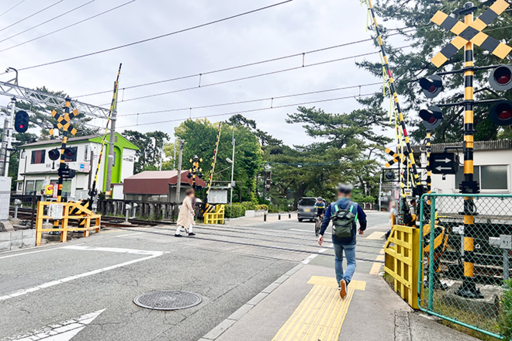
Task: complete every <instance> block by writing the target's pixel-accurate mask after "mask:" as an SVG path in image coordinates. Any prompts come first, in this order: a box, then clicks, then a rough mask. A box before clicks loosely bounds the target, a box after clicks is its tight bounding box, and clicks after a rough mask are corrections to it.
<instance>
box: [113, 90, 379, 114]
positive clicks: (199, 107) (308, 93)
mask: <svg viewBox="0 0 512 341" xmlns="http://www.w3.org/2000/svg"><path fill="white" fill-rule="evenodd" d="M373 85H382V82H376V83H367V84H358V85H350V86H345V87H341V88H333V89H326V90H318V91H309V92H302V93H299V94H293V95H283V96H275V97H265V98H258V99H251V100H246V101H238V102H229V103H220V104H209V105H201V106H197V107H189V108H176V109H166V110H158V111H146V112H139V113H136V114H126V115H120V114H118V115H117V116H118V117H127V116H136V115H151V114H160V113H164V112H173V111H186V110H195V109H205V108H214V107H222V106H228V105H237V104H246V103H255V102H262V101H273V100H277V99H283V98H290V97H298V96H306V95H313V94H320V93H325V92H332V91H339V90H348V89H357V88H363V87H367V86H373Z"/></svg>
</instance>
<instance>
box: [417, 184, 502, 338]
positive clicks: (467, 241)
mask: <svg viewBox="0 0 512 341" xmlns="http://www.w3.org/2000/svg"><path fill="white" fill-rule="evenodd" d="M429 203H430V205H429ZM420 222H421V225H420V234H421V236H422V240H421V244H422V251H420V252H419V254H418V258H419V260H418V264H419V266H420V267H421V266H422V265H423V269H422V271H421V272H420V273H419V276H418V304H419V308H420V309H421V310H423V311H425V312H427V313H429V314H432V315H435V316H438V317H441V318H443V319H445V320H448V321H450V322H453V323H456V324H459V325H462V326H464V327H467V328H470V329H473V330H476V331H479V332H482V333H484V334H487V335H490V336H493V337H496V338H499V339H501V338H503V337H505V338H506V339H510V338H511V337H512V319H511V317H512V282H511V281H510V280H509V281H506V280H504V279H506V278H507V277H508V275H509V271H510V265H511V260H512V251H511V249H512V237H511V235H512V195H483V194H471V196H469V195H468V194H436V193H431V194H425V195H423V197H422V200H421V210H420ZM431 246H433V247H431Z"/></svg>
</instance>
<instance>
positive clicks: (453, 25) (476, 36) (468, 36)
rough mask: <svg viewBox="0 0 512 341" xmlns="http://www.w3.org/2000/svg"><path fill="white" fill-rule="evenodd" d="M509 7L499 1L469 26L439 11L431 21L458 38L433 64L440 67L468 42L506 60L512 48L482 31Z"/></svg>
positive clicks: (447, 46)
mask: <svg viewBox="0 0 512 341" xmlns="http://www.w3.org/2000/svg"><path fill="white" fill-rule="evenodd" d="M509 6H510V5H509V4H508V3H507V2H506V1H505V0H497V1H496V2H495V3H494V4H492V6H491V7H489V8H488V9H487V10H486V11H485V12H484V13H483V14H482V15H481V16H480V17H479V18H478V19H476V20H475V21H473V22H472V23H470V24H469V25H468V24H465V23H463V22H461V21H459V20H457V19H456V18H454V17H451V16H449V15H447V14H446V13H444V12H441V11H437V13H436V14H435V15H434V16H433V17H432V19H430V21H432V22H433V23H435V24H437V25H439V26H441V27H442V28H445V29H447V30H449V31H450V32H452V33H454V34H456V35H457V36H456V37H455V38H453V40H452V41H451V43H449V44H448V45H446V46H445V47H444V48H443V49H442V50H441V51H440V52H438V53H437V54H436V55H435V56H434V57H433V58H432V59H431V60H430V61H431V62H432V64H434V65H435V66H437V67H440V66H441V65H443V64H444V63H445V62H446V61H447V60H448V59H450V58H451V57H453V56H454V55H455V54H456V53H457V51H459V50H460V49H461V48H462V47H464V45H466V44H467V43H468V42H471V43H473V44H475V45H478V46H480V47H481V48H483V49H486V50H487V51H489V52H491V53H492V54H494V55H495V56H497V57H499V58H502V59H503V58H505V57H506V56H507V54H509V52H510V51H511V50H512V47H510V46H508V45H505V44H503V43H501V42H500V41H498V40H496V39H494V38H492V37H490V36H488V35H487V34H485V33H483V32H482V30H483V29H484V28H486V27H487V26H488V25H489V24H490V23H491V22H493V21H494V19H496V18H497V17H498V16H499V15H500V14H501V13H503V12H504V11H505V10H506V9H507V8H508V7H509Z"/></svg>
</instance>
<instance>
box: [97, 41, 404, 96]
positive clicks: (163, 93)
mask: <svg viewBox="0 0 512 341" xmlns="http://www.w3.org/2000/svg"><path fill="white" fill-rule="evenodd" d="M407 47H410V45H407V46H400V47H397V48H396V49H404V48H407ZM374 54H379V52H377V51H376V52H367V53H362V54H358V55H353V56H348V57H343V58H336V59H330V60H326V61H322V62H318V63H313V64H308V65H302V66H296V67H292V68H287V69H281V70H276V71H271V72H265V73H259V74H256V75H252V76H246V77H241V78H235V79H230V80H226V81H221V82H216V83H209V84H204V85H199V86H193V87H188V88H182V89H177V90H171V91H165V92H160V93H156V94H149V95H144V96H140V97H133V98H128V99H123V100H121V101H120V102H132V101H138V100H141V99H147V98H153V97H158V96H164V95H170V94H174V93H178V92H184V91H189V90H195V89H200V88H206V87H211V86H216V85H221V84H227V83H233V82H239V81H242V80H247V79H253V78H258V77H263V76H270V75H275V74H278V73H283V72H288V71H293V70H299V69H303V68H307V67H312V66H318V65H325V64H329V63H335V62H339V61H343V60H347V59H352V58H358V57H364V56H369V55H374ZM106 104H108V103H103V104H100V105H99V106H103V105H106Z"/></svg>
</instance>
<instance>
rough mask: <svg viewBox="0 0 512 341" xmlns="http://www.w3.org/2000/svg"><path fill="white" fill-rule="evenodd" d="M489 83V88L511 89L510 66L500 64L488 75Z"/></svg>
mask: <svg viewBox="0 0 512 341" xmlns="http://www.w3.org/2000/svg"><path fill="white" fill-rule="evenodd" d="M489 84H490V85H491V88H493V89H494V90H497V91H507V90H511V89H512V66H510V65H500V66H498V67H497V68H496V69H494V70H493V71H492V72H491V74H490V75H489Z"/></svg>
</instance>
